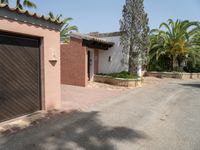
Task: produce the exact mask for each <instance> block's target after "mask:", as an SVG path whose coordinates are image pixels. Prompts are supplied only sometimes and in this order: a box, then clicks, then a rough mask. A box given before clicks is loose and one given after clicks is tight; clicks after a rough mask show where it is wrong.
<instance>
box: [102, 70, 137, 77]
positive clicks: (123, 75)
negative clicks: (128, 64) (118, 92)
mask: <svg viewBox="0 0 200 150" xmlns="http://www.w3.org/2000/svg"><path fill="white" fill-rule="evenodd" d="M99 75H104V76H111V77H113V78H122V79H137V78H139V77H138V75H137V74H130V73H129V72H127V71H122V72H119V73H111V74H102V73H100V74H99Z"/></svg>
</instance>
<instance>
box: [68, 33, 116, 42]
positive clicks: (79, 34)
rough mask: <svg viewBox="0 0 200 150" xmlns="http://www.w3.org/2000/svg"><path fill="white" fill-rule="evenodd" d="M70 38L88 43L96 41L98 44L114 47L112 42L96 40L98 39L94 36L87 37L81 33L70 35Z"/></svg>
mask: <svg viewBox="0 0 200 150" xmlns="http://www.w3.org/2000/svg"><path fill="white" fill-rule="evenodd" d="M70 36H71V37H74V38H79V39H85V40H89V41H96V42H100V43H104V44H108V45H114V44H115V43H114V42H112V41H108V40H106V39H103V38H98V37H95V36H90V35H87V34H81V33H77V32H76V33H75V32H74V33H71V34H70Z"/></svg>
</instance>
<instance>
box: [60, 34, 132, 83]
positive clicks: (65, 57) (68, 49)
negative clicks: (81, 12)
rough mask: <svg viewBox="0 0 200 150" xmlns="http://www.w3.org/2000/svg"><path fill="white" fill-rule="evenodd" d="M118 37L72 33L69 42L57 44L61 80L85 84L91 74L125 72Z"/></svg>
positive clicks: (90, 78)
mask: <svg viewBox="0 0 200 150" xmlns="http://www.w3.org/2000/svg"><path fill="white" fill-rule="evenodd" d="M120 36H121V32H115V33H104V34H100V33H91V34H89V35H88V34H87V35H86V34H80V33H72V34H71V39H70V43H67V44H61V83H62V84H69V85H76V86H86V85H87V83H88V81H90V80H93V76H94V74H97V73H113V72H121V71H127V70H128V68H127V65H126V64H125V63H123V58H124V56H123V53H122V47H121V46H120Z"/></svg>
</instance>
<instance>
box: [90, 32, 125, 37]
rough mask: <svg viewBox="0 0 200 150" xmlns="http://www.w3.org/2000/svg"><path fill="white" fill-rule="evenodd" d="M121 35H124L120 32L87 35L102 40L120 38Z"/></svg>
mask: <svg viewBox="0 0 200 150" xmlns="http://www.w3.org/2000/svg"><path fill="white" fill-rule="evenodd" d="M123 33H125V32H122V31H118V32H109V33H99V32H91V33H89V35H91V36H96V37H99V38H103V37H113V36H121V35H122V34H123Z"/></svg>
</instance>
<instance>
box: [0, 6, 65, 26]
mask: <svg viewBox="0 0 200 150" xmlns="http://www.w3.org/2000/svg"><path fill="white" fill-rule="evenodd" d="M0 8H5V9H8V10H10V11H13V12H16V13H19V14H26V15H28V16H30V17H34V18H38V19H43V20H45V21H50V22H52V23H56V24H62V23H63V21H59V20H57V19H52V18H50V17H48V16H44V15H39V14H37V13H34V12H30V11H28V10H22V9H20V8H18V7H14V8H13V7H9V6H8V5H7V4H0Z"/></svg>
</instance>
